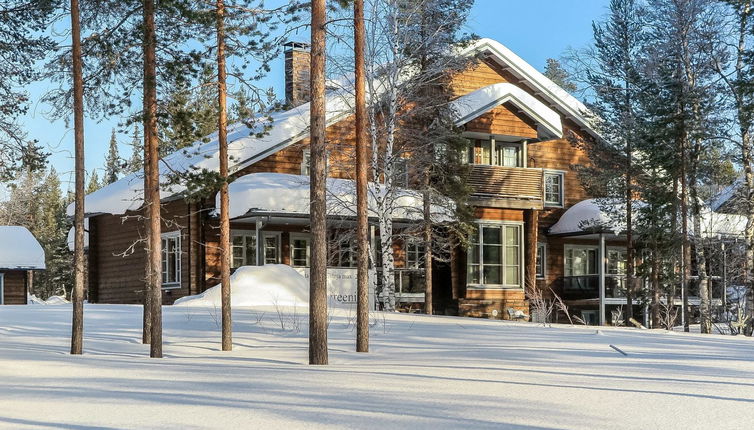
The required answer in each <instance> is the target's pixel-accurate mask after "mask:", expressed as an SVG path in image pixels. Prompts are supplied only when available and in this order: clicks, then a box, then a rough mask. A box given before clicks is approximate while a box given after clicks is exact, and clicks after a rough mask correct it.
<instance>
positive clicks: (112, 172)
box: [104, 129, 122, 185]
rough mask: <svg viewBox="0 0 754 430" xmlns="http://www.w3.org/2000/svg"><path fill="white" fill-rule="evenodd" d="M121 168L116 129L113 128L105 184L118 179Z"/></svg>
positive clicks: (106, 163)
mask: <svg viewBox="0 0 754 430" xmlns="http://www.w3.org/2000/svg"><path fill="white" fill-rule="evenodd" d="M121 169H122V167H121V161H120V156H118V141H117V139H116V138H115V129H113V131H112V135H111V136H110V147H109V149H108V151H107V158H106V159H105V178H104V185H107V184H112V183H113V182H115V181H117V180H118V176H119V175H120V172H121Z"/></svg>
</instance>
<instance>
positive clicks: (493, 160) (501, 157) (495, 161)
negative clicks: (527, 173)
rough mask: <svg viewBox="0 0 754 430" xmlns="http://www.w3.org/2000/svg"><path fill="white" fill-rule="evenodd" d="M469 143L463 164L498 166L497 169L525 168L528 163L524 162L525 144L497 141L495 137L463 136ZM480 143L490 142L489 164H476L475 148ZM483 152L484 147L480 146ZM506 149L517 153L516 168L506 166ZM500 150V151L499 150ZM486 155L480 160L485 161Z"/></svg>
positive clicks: (465, 150)
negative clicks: (511, 149)
mask: <svg viewBox="0 0 754 430" xmlns="http://www.w3.org/2000/svg"><path fill="white" fill-rule="evenodd" d="M463 138H464V139H466V141H467V142H468V143H467V145H466V147H465V149H464V153H465V155H464V157H463V162H464V163H465V164H469V165H472V166H496V167H509V168H524V167H526V163H525V160H524V142H507V141H504V140H500V139H496V138H495V136H487V137H477V136H470V135H466V136H463ZM478 142H489V163H485V162H481V163H477V162H476V153H475V148H476V147H477V143H478ZM479 147H480V148H482V149H481V151H482V152H483V151H484V145H482V144H480V146H479ZM505 148H513V149H514V150H515V152H516V161H515V165H514V166H506V165H505ZM498 149H500V150H498ZM484 158H485V157H484V154H482V156H480V160H482V161H484V160H483V159H484Z"/></svg>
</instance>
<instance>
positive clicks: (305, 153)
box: [301, 148, 312, 176]
mask: <svg viewBox="0 0 754 430" xmlns="http://www.w3.org/2000/svg"><path fill="white" fill-rule="evenodd" d="M311 165H312V151H311V149H309V148H304V149H302V150H301V175H302V176H309V175H310V173H311V171H310V169H311Z"/></svg>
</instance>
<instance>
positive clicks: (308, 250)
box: [288, 233, 312, 267]
mask: <svg viewBox="0 0 754 430" xmlns="http://www.w3.org/2000/svg"><path fill="white" fill-rule="evenodd" d="M297 239H298V240H306V266H296V265H295V264H294V262H293V241H294V240H297ZM288 250H289V252H290V260H291V267H311V257H312V235H310V234H307V233H291V234H290V235H289V237H288Z"/></svg>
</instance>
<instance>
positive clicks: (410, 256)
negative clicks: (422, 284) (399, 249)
mask: <svg viewBox="0 0 754 430" xmlns="http://www.w3.org/2000/svg"><path fill="white" fill-rule="evenodd" d="M404 251H405V253H406V268H408V269H420V268H422V267H424V242H423V241H421V240H419V239H414V238H411V239H406V242H405V246H404Z"/></svg>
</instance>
